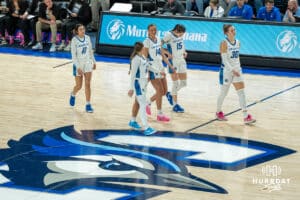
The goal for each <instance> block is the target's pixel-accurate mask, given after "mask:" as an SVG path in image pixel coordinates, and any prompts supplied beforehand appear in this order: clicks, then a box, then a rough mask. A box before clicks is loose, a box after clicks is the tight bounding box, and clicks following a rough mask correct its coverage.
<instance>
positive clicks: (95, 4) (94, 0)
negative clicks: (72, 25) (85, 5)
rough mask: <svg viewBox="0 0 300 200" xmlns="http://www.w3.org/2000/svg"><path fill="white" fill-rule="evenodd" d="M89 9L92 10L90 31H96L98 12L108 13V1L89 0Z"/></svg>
mask: <svg viewBox="0 0 300 200" xmlns="http://www.w3.org/2000/svg"><path fill="white" fill-rule="evenodd" d="M90 2H91V8H92V22H91V27H90V28H91V29H92V30H98V27H99V23H100V21H99V18H100V16H99V13H100V12H99V10H100V8H101V11H108V10H109V7H110V0H91V1H90Z"/></svg>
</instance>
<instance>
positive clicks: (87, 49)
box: [70, 24, 96, 113]
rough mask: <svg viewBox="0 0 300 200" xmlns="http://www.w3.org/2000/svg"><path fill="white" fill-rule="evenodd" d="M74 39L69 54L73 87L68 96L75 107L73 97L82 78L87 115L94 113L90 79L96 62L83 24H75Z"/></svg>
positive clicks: (80, 84) (78, 88) (79, 87)
mask: <svg viewBox="0 0 300 200" xmlns="http://www.w3.org/2000/svg"><path fill="white" fill-rule="evenodd" d="M74 32H75V37H73V38H72V40H71V53H72V61H73V75H74V76H75V86H74V89H73V91H72V93H71V96H70V105H71V106H74V105H75V95H76V94H77V92H78V91H79V90H80V89H81V87H82V82H83V77H84V86H85V97H86V106H85V110H86V112H88V113H92V112H94V110H93V108H92V105H91V103H90V100H91V79H92V71H93V70H95V69H96V60H95V57H94V54H93V49H92V42H91V39H90V37H89V36H88V35H85V28H84V26H83V24H77V25H76V26H75V29H74Z"/></svg>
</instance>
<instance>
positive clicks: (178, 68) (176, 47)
mask: <svg viewBox="0 0 300 200" xmlns="http://www.w3.org/2000/svg"><path fill="white" fill-rule="evenodd" d="M184 33H185V27H184V26H183V25H181V24H177V25H175V27H174V28H173V30H172V31H170V32H168V33H166V35H165V36H164V38H163V40H162V42H163V44H164V43H166V44H167V46H168V51H169V53H170V54H171V57H172V59H171V60H170V61H168V62H167V64H168V68H169V73H170V75H171V78H172V81H173V86H172V92H171V94H170V92H167V94H166V96H167V98H168V100H169V103H170V104H171V105H173V111H174V112H177V113H183V112H184V109H183V108H182V107H181V106H180V105H179V104H178V103H177V96H178V91H179V90H180V89H181V88H183V87H186V85H187V81H186V79H187V74H186V61H185V58H186V57H187V52H186V51H185V47H184V43H183V35H184Z"/></svg>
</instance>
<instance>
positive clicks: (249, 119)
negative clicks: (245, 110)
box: [244, 114, 256, 124]
mask: <svg viewBox="0 0 300 200" xmlns="http://www.w3.org/2000/svg"><path fill="white" fill-rule="evenodd" d="M254 122H256V119H254V118H253V117H252V116H251V115H250V114H248V116H247V117H246V118H244V123H245V124H253V123H254Z"/></svg>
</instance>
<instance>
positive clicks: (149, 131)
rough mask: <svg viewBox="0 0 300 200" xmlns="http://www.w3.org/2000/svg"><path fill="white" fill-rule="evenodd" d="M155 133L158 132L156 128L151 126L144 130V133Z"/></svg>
mask: <svg viewBox="0 0 300 200" xmlns="http://www.w3.org/2000/svg"><path fill="white" fill-rule="evenodd" d="M154 133H156V130H155V129H154V128H151V127H148V128H147V129H146V130H144V135H152V134H154Z"/></svg>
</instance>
